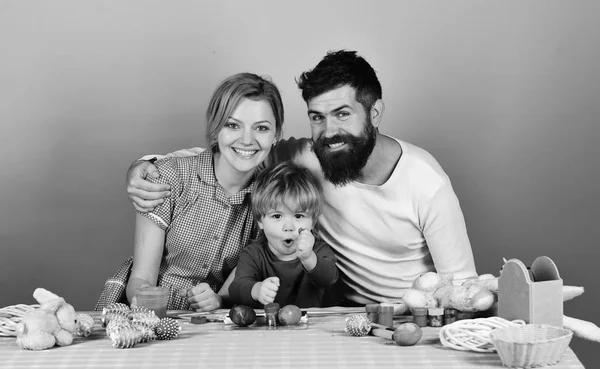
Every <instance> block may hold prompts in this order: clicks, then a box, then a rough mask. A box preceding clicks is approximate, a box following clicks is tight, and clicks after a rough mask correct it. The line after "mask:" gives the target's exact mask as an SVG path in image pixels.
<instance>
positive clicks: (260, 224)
mask: <svg viewBox="0 0 600 369" xmlns="http://www.w3.org/2000/svg"><path fill="white" fill-rule="evenodd" d="M256 224H258V228H260V229H264V228H263V224H262V222H261V221H260V220H257V221H256Z"/></svg>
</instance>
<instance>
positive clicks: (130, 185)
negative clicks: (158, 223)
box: [127, 160, 171, 213]
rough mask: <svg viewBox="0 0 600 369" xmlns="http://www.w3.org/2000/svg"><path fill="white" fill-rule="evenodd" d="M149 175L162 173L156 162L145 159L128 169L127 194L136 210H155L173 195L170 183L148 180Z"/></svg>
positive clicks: (145, 211) (155, 175) (155, 176)
mask: <svg viewBox="0 0 600 369" xmlns="http://www.w3.org/2000/svg"><path fill="white" fill-rule="evenodd" d="M148 176H152V177H154V178H158V177H160V174H159V173H158V169H156V167H155V166H154V164H152V163H150V162H149V161H145V160H138V161H135V162H133V164H131V166H130V167H129V170H128V171H127V196H129V199H130V200H131V201H132V202H133V207H134V208H135V210H137V211H139V212H142V213H147V212H149V211H152V210H154V208H155V207H157V206H158V205H160V204H162V203H163V202H164V201H165V200H164V198H165V197H168V196H170V195H171V192H170V189H171V188H170V186H169V185H168V184H158V183H152V182H150V181H147V180H146V178H148Z"/></svg>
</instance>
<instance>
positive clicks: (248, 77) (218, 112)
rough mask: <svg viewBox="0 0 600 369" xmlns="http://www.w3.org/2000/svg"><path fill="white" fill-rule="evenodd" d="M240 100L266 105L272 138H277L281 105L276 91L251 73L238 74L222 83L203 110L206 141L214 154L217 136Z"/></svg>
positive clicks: (280, 124)
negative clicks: (271, 118)
mask: <svg viewBox="0 0 600 369" xmlns="http://www.w3.org/2000/svg"><path fill="white" fill-rule="evenodd" d="M243 99H251V100H254V101H266V102H267V103H268V104H269V106H270V107H271V109H272V110H273V115H274V116H275V138H276V139H280V138H281V133H282V132H281V131H282V126H283V102H282V100H281V95H280V94H279V89H277V86H275V84H274V83H273V82H271V81H270V80H268V79H266V78H264V77H260V76H258V75H256V74H252V73H238V74H234V75H233V76H231V77H228V78H227V79H225V80H224V81H223V82H221V84H220V85H219V86H218V87H217V89H216V90H215V92H214V93H213V95H212V97H211V99H210V103H209V104H208V108H207V109H206V138H207V140H208V143H209V145H210V147H211V149H212V150H213V152H216V151H217V150H218V146H217V136H218V135H219V132H221V129H222V128H223V126H224V125H225V123H227V120H228V119H229V117H231V115H232V114H233V111H234V110H235V109H236V108H237V107H238V105H239V103H240V102H241V101H242V100H243Z"/></svg>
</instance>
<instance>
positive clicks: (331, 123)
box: [96, 50, 477, 311]
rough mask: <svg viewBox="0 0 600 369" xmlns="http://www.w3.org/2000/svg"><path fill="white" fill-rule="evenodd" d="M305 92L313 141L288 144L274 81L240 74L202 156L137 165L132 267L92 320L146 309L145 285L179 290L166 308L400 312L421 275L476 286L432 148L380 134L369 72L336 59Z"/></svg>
mask: <svg viewBox="0 0 600 369" xmlns="http://www.w3.org/2000/svg"><path fill="white" fill-rule="evenodd" d="M296 82H297V85H298V87H299V89H300V91H301V94H302V98H303V99H304V101H305V102H306V106H307V109H308V110H307V112H308V122H309V124H310V130H311V137H310V138H289V139H282V130H283V124H284V105H283V102H282V99H281V95H280V93H279V90H278V88H277V86H276V85H275V84H274V83H273V82H272V81H271V80H270V79H269V78H267V77H261V76H258V75H256V74H252V73H239V74H235V75H233V76H230V77H228V78H226V79H225V80H224V81H222V82H221V84H220V85H219V86H218V87H217V88H216V90H215V91H214V93H213V95H212V97H211V100H210V102H209V105H208V108H207V111H206V118H205V120H206V121H205V124H206V138H207V142H208V144H207V146H209V147H208V148H205V149H204V148H192V149H185V150H180V151H176V152H174V153H171V154H167V155H159V156H157V155H148V156H146V157H143V158H141V159H139V160H137V161H135V162H134V163H133V164H132V165H131V167H130V168H129V171H128V173H127V193H128V195H129V198H130V199H131V201H132V202H133V206H134V208H135V209H136V219H135V235H134V245H133V256H132V257H131V258H129V259H128V260H126V261H125V262H124V263H123V264H122V265H121V267H120V268H119V269H118V270H117V272H116V273H115V275H114V276H112V277H111V278H109V279H108V280H107V281H106V283H105V285H104V289H103V291H102V293H101V295H100V298H99V300H98V302H97V304H96V310H101V309H102V308H103V307H104V306H106V305H107V304H110V303H114V302H123V303H127V304H131V305H136V304H137V301H136V297H135V296H136V293H137V291H138V290H139V289H140V288H143V287H148V286H163V287H168V288H169V291H170V295H169V301H168V305H167V308H168V309H170V310H196V311H211V310H215V309H218V308H227V307H229V306H232V305H234V304H243V305H248V306H252V307H255V308H261V307H263V306H264V305H266V304H268V303H272V302H276V303H279V304H280V305H281V306H284V305H288V304H294V305H297V306H299V307H302V308H308V307H326V306H361V305H366V304H369V303H379V302H397V301H400V300H401V299H402V296H403V292H404V291H405V290H406V289H408V288H410V287H411V285H412V282H413V281H414V280H415V279H416V278H417V277H418V276H419V275H421V274H423V273H426V272H430V271H435V272H437V273H440V274H448V275H453V278H454V280H455V281H460V280H464V279H468V278H473V277H476V276H477V272H476V269H475V262H474V258H473V252H472V249H471V244H470V242H469V238H468V235H467V229H466V225H465V220H464V216H463V213H462V210H461V207H460V204H459V201H458V198H457V196H456V194H455V192H454V190H453V188H452V184H451V182H450V179H449V177H448V175H447V174H446V173H445V172H444V170H443V169H442V167H441V166H440V165H439V163H438V162H437V161H436V159H435V158H434V157H433V156H432V155H431V154H429V153H428V152H427V151H426V150H424V149H422V148H420V147H417V146H415V145H413V144H410V143H408V142H406V141H403V140H400V139H397V138H395V137H391V136H388V135H385V134H383V133H380V131H379V129H380V127H381V126H382V125H383V123H384V112H385V105H384V100H383V98H382V88H381V84H380V82H379V79H378V77H377V74H376V72H375V70H374V69H373V67H372V66H371V65H370V64H369V63H368V62H367V61H366V60H365V59H364V58H363V57H362V56H360V55H359V54H358V53H357V52H355V51H348V50H339V51H330V52H328V53H327V54H326V55H325V57H324V58H323V59H322V60H321V61H320V62H319V63H318V64H317V65H316V66H315V67H314V68H312V69H310V70H308V71H306V72H304V73H301V74H300V76H299V77H297V78H296ZM293 124H300V123H293ZM386 124H400V123H399V122H386Z"/></svg>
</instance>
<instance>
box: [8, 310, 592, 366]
mask: <svg viewBox="0 0 600 369" xmlns="http://www.w3.org/2000/svg"><path fill="white" fill-rule="evenodd" d="M355 310H356V308H328V309H318V310H314V311H312V310H311V309H309V311H308V324H307V325H306V326H304V327H302V329H276V330H266V329H261V330H251V329H247V328H246V329H243V328H238V329H231V327H227V326H224V325H223V323H218V322H209V323H206V324H191V322H190V320H189V318H188V319H179V320H178V321H179V323H180V325H181V326H182V331H181V333H180V334H179V336H178V337H177V338H176V339H174V340H170V341H154V342H150V343H143V344H138V345H136V346H135V347H133V348H130V349H118V348H114V347H112V345H111V341H110V339H108V338H107V337H106V334H105V331H104V329H103V328H101V327H100V326H99V323H98V324H97V326H96V330H95V331H94V332H93V333H92V335H91V336H89V337H87V338H83V337H76V338H75V340H74V342H73V344H72V345H71V346H66V347H54V348H52V349H48V350H43V351H27V350H22V349H20V348H19V347H18V346H17V345H16V343H15V338H14V337H0V367H1V368H57V367H61V368H169V367H172V368H184V367H185V368H194V367H197V368H292V367H302V368H353V367H354V368H387V367H397V368H409V369H410V368H419V369H425V368H436V369H446V368H447V369H450V368H454V369H463V368H484V369H485V368H496V369H497V368H503V366H502V364H501V361H500V358H499V356H498V355H497V354H496V353H475V352H465V351H456V350H453V349H449V348H446V347H444V346H442V345H441V344H440V342H439V339H438V332H439V328H430V327H425V328H423V337H422V339H421V341H420V342H419V343H418V344H417V345H415V346H409V347H403V346H398V345H396V344H395V343H394V342H392V341H391V340H386V339H384V338H379V337H374V336H365V337H353V336H350V335H349V334H348V333H345V332H344V327H345V324H344V319H345V318H346V317H347V316H348V314H351V313H353V312H356V311H355ZM226 312H227V311H226V310H224V311H217V314H225V313H226ZM89 314H90V315H92V317H94V318H95V319H96V320H97V321H99V317H100V314H99V313H98V312H91V313H89ZM311 314H312V315H311ZM551 368H553V369H581V368H583V365H582V364H581V362H580V361H579V359H578V358H577V356H576V355H575V353H574V352H573V351H572V350H571V349H570V348H569V349H568V350H567V352H566V353H565V355H564V356H563V358H562V360H561V362H560V363H558V364H557V365H554V366H552V367H551Z"/></svg>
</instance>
